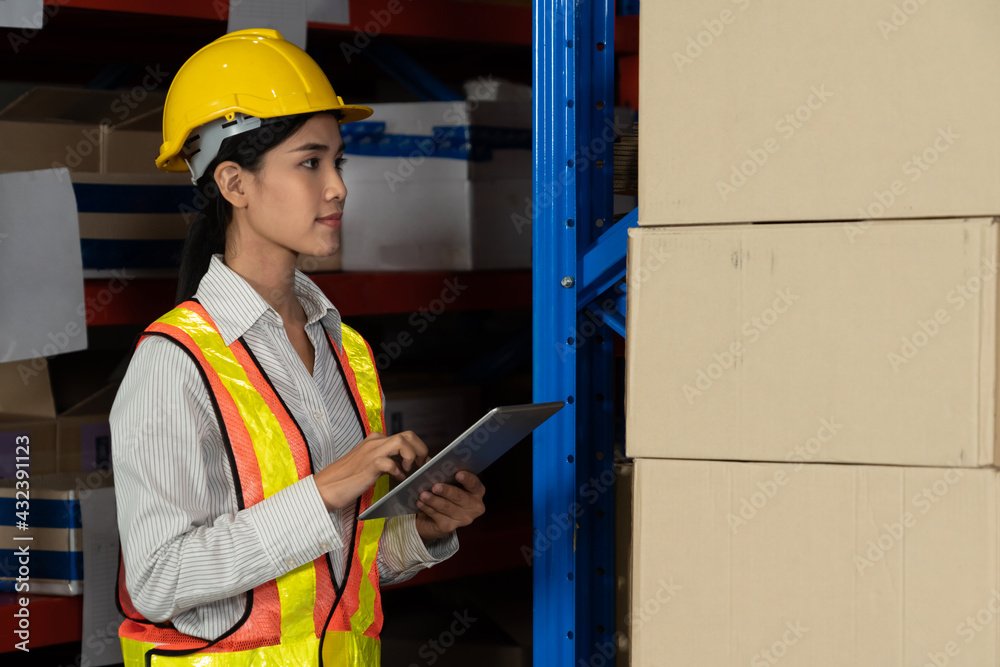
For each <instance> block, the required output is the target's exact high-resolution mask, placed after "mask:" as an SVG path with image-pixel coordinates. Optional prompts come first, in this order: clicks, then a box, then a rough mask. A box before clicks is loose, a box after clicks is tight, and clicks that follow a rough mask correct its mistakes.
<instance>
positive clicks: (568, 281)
mask: <svg viewBox="0 0 1000 667" xmlns="http://www.w3.org/2000/svg"><path fill="white" fill-rule="evenodd" d="M560 284H561V285H562V286H563V287H565V288H567V289H569V288H570V287H572V286H573V285H575V284H576V281H575V280H573V276H566V277H565V278H563V279H562V280H561V281H560Z"/></svg>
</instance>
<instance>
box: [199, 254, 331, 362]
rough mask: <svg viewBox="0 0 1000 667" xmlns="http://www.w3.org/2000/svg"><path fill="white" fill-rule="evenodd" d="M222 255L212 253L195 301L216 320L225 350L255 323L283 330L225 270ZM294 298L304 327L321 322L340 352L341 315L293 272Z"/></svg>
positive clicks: (311, 284) (252, 291) (257, 296)
mask: <svg viewBox="0 0 1000 667" xmlns="http://www.w3.org/2000/svg"><path fill="white" fill-rule="evenodd" d="M222 259H223V255H222V254H221V253H215V254H213V255H212V259H211V261H210V262H209V265H208V271H206V272H205V275H204V276H203V277H202V279H201V282H200V283H199V284H198V290H197V292H195V295H194V298H196V299H197V300H198V301H199V302H200V303H201V304H202V305H203V306H204V307H205V309H206V310H207V311H208V312H209V314H210V315H211V316H212V319H213V320H215V324H216V326H217V327H218V328H219V332H220V333H221V334H222V340H223V342H224V343H225V344H226V345H227V346H228V345H231V344H232V342H233V341H235V340H236V339H237V338H239V337H240V336H242V335H243V334H245V333H246V332H247V330H248V329H249V328H250V327H251V326H253V325H254V324H255V323H256V322H257V321H258V320H260V319H262V318H263V319H264V320H265V321H266V322H269V323H271V324H272V325H274V326H278V327H280V326H282V321H281V316H280V315H278V313H277V311H275V310H274V308H272V307H271V306H270V305H269V304H268V303H267V302H266V301H265V300H264V298H263V297H262V296H261V295H260V294H259V293H258V292H257V290H255V289H254V288H253V287H252V286H251V285H250V283H248V282H247V281H246V280H244V279H243V277H242V276H241V275H240V274H238V273H236V272H235V271H233V270H232V269H231V268H229V267H228V266H226V264H225V262H223V261H222ZM293 291H294V293H295V296H296V298H298V300H299V303H300V304H301V305H302V309H303V310H304V311H305V313H306V326H308V325H310V324H313V323H314V322H317V321H321V322H322V324H323V326H324V328H325V329H326V330H327V331H329V332H330V334H331V336H332V337H333V341H334V343H336V345H337V348H338V350H339V349H340V348H341V335H340V323H341V319H340V313H339V312H338V311H337V309H336V308H335V307H334V306H333V304H332V303H330V300H329V299H328V298H327V297H326V295H325V294H323V290H321V289H320V288H319V287H318V286H317V285H316V283H314V282H313V281H312V280H310V278H309V277H308V276H307V275H306V274H304V273H302V271H300V270H298V269H295V286H294V288H293Z"/></svg>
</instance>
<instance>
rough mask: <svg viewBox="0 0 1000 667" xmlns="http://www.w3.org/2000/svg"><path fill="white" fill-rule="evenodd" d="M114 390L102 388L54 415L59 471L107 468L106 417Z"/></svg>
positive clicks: (108, 430)
mask: <svg viewBox="0 0 1000 667" xmlns="http://www.w3.org/2000/svg"><path fill="white" fill-rule="evenodd" d="M117 392H118V387H117V386H116V385H110V386H107V387H104V388H103V389H101V390H100V391H98V392H97V393H95V394H94V395H93V396H91V397H89V398H87V399H85V400H83V401H81V402H80V403H77V404H76V405H74V406H73V407H71V408H69V409H68V410H66V411H65V412H63V413H61V414H60V415H59V416H58V417H57V418H56V429H57V431H56V438H57V442H58V446H57V451H58V471H59V472H81V471H82V472H90V471H93V470H111V469H112V462H111V425H110V424H109V423H108V417H109V415H110V414H111V406H112V405H113V404H114V401H115V394H116V393H117Z"/></svg>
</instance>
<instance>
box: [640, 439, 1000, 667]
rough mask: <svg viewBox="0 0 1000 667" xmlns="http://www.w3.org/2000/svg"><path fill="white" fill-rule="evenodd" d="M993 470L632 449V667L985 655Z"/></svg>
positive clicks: (874, 665) (811, 666) (888, 662)
mask: <svg viewBox="0 0 1000 667" xmlns="http://www.w3.org/2000/svg"><path fill="white" fill-rule="evenodd" d="M998 501H1000V472H998V471H997V470H996V469H992V468H990V469H968V468H964V469H963V468H931V467H898V466H862V465H828V464H809V463H806V464H793V463H778V464H772V463H736V462H726V461H675V460H662V459H636V461H635V495H634V504H633V514H634V519H633V521H634V536H633V542H632V551H633V562H632V566H633V575H632V609H631V613H632V619H633V622H632V626H631V651H632V656H633V663H634V664H637V665H656V664H685V665H687V664H690V665H699V666H700V667H729V666H730V665H770V664H776V663H777V662H778V661H779V660H780V664H781V665H788V666H789V667H797V666H803V667H805V666H808V667H826V666H828V665H829V666H830V667H833V666H835V665H836V666H839V665H855V666H857V667H909V666H910V665H925V664H928V665H944V664H947V665H955V666H958V667H979V666H981V665H992V664H996V663H997V661H998V660H1000V639H998V637H1000V634H998V627H1000V625H998V611H1000V592H998V591H1000V569H998V568H1000V561H998V558H997V557H998V553H997V543H998V542H997V539H998V537H1000V533H998V531H1000V528H998V525H1000V524H998V509H1000V506H998Z"/></svg>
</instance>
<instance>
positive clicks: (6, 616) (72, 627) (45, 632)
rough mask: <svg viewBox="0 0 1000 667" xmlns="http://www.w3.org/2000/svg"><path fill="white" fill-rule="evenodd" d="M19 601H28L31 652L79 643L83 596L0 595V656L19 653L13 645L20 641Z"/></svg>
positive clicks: (29, 645) (81, 631)
mask: <svg viewBox="0 0 1000 667" xmlns="http://www.w3.org/2000/svg"><path fill="white" fill-rule="evenodd" d="M20 597H28V598H29V602H28V612H29V616H28V618H29V620H30V627H29V628H28V631H29V632H30V633H31V634H30V636H29V638H28V648H29V649H34V648H41V647H42V646H54V645H56V644H65V643H67V642H78V641H80V638H81V637H82V635H83V597H82V596H79V595H77V596H75V597H58V596H55V595H27V596H24V595H22V594H18V593H0V653H7V652H9V651H16V650H18V649H16V648H15V646H14V645H15V644H17V643H18V642H20V641H21V640H20V639H19V638H18V636H17V635H15V634H14V631H15V630H17V629H18V626H17V624H18V619H17V618H16V617H15V616H14V613H15V612H17V611H18V609H20V605H19V604H18V601H17V600H18V598H20ZM0 662H2V661H0Z"/></svg>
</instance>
